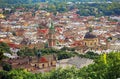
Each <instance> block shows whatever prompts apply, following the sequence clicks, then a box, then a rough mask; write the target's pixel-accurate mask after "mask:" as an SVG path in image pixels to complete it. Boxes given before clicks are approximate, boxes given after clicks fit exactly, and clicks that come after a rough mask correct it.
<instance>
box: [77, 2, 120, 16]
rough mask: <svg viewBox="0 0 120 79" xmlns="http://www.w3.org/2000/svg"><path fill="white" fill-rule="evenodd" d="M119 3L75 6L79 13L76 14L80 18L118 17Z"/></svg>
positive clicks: (119, 11) (119, 12)
mask: <svg viewBox="0 0 120 79" xmlns="http://www.w3.org/2000/svg"><path fill="white" fill-rule="evenodd" d="M119 5H120V4H119V3H111V4H108V3H101V4H99V3H93V4H87V3H86V4H81V5H77V7H78V8H79V11H78V12H77V14H79V15H81V16H90V15H91V16H110V15H120V6H119Z"/></svg>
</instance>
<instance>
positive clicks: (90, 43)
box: [84, 32, 99, 49]
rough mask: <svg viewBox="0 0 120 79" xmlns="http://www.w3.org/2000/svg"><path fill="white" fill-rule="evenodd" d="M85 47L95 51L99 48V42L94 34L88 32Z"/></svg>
mask: <svg viewBox="0 0 120 79" xmlns="http://www.w3.org/2000/svg"><path fill="white" fill-rule="evenodd" d="M84 45H85V46H86V47H88V48H91V49H93V48H96V47H98V45H99V40H98V38H97V37H96V36H95V35H94V34H93V33H92V32H87V33H86V34H85V36H84Z"/></svg>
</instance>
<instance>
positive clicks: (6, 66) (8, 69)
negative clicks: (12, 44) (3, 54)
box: [2, 63, 12, 71]
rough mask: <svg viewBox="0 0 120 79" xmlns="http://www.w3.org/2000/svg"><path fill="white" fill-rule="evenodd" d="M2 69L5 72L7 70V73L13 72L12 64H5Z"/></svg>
mask: <svg viewBox="0 0 120 79" xmlns="http://www.w3.org/2000/svg"><path fill="white" fill-rule="evenodd" d="M2 67H3V70H5V71H10V70H12V66H11V65H10V64H7V63H3V65H2Z"/></svg>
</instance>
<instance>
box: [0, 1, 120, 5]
mask: <svg viewBox="0 0 120 79" xmlns="http://www.w3.org/2000/svg"><path fill="white" fill-rule="evenodd" d="M46 1H48V2H65V1H67V2H69V1H73V2H77V1H80V2H103V1H105V2H106V1H112V2H118V1H119V2H120V0H0V4H31V3H37V2H46Z"/></svg>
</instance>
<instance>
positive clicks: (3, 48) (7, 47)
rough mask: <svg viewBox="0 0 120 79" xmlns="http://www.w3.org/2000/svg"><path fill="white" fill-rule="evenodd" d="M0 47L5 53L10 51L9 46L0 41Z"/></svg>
mask: <svg viewBox="0 0 120 79" xmlns="http://www.w3.org/2000/svg"><path fill="white" fill-rule="evenodd" d="M0 49H1V50H2V51H3V52H5V53H10V47H9V46H8V44H7V43H4V42H1V43H0Z"/></svg>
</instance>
